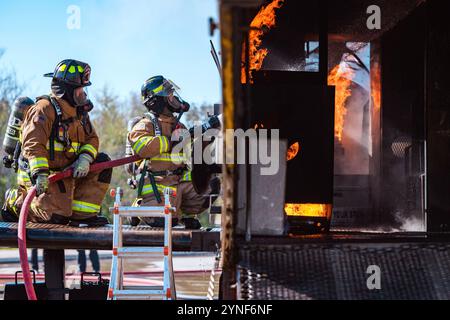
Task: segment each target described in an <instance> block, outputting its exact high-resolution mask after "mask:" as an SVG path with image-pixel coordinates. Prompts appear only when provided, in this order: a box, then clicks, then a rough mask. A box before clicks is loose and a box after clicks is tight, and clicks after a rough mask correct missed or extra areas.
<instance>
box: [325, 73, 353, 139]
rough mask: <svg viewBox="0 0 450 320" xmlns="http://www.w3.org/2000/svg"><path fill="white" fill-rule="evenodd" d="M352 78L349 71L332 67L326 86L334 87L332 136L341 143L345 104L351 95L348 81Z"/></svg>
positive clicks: (350, 82) (345, 112) (345, 111)
mask: <svg viewBox="0 0 450 320" xmlns="http://www.w3.org/2000/svg"><path fill="white" fill-rule="evenodd" d="M352 78H353V73H352V72H351V71H350V70H349V69H347V70H344V69H343V68H341V66H340V65H337V66H336V67H334V68H333V70H331V72H330V74H329V75H328V85H330V86H335V87H336V96H335V116H334V135H335V136H336V138H337V139H338V140H339V142H340V141H342V132H343V130H344V122H345V115H346V114H347V109H346V107H345V102H346V101H347V98H348V97H350V96H351V94H352V91H351V89H350V85H351V84H352V81H351V80H350V79H352Z"/></svg>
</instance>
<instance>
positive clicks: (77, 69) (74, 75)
mask: <svg viewBox="0 0 450 320" xmlns="http://www.w3.org/2000/svg"><path fill="white" fill-rule="evenodd" d="M44 77H48V78H53V82H54V83H64V84H67V85H69V86H71V87H88V86H90V85H91V82H90V78H91V67H90V66H89V65H88V64H87V63H84V62H81V61H77V60H73V59H66V60H63V61H61V62H60V63H58V65H57V66H56V68H55V71H54V72H53V73H47V74H44Z"/></svg>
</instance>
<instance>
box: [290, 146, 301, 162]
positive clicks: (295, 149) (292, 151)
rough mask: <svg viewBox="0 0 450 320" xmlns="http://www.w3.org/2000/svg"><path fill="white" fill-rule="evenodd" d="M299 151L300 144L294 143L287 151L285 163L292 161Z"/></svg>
mask: <svg viewBox="0 0 450 320" xmlns="http://www.w3.org/2000/svg"><path fill="white" fill-rule="evenodd" d="M299 151H300V143H298V142H296V143H294V144H293V145H291V146H290V147H289V149H288V151H287V161H290V160H292V159H294V158H295V157H296V156H297V154H298V152H299Z"/></svg>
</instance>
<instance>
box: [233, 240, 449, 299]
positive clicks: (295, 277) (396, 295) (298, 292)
mask: <svg viewBox="0 0 450 320" xmlns="http://www.w3.org/2000/svg"><path fill="white" fill-rule="evenodd" d="M441 239H443V238H441ZM411 240H412V239H411V238H406V239H404V241H403V242H401V241H398V242H390V243H387V242H385V243H381V242H379V243H370V242H362V243H352V242H345V241H340V242H339V241H337V242H334V243H333V242H325V241H322V242H317V243H312V242H310V243H304V244H301V243H300V244H299V243H297V244H276V245H264V244H256V245H253V244H252V245H241V246H240V249H239V258H240V262H239V264H238V274H239V295H240V296H239V298H241V299H248V300H258V299H262V300H268V299H271V300H272V299H281V300H293V299H296V300H297V299H298V300H309V299H314V300H316V299H317V300H322V299H327V300H329V299H331V300H335V299H339V300H341V299H342V300H360V299H364V300H365V299H370V300H385V299H389V300H390V299H394V300H397V299H401V300H403V299H425V300H433V299H442V300H445V299H450V242H449V241H448V238H447V241H436V242H433V241H419V242H414V241H413V242H411ZM422 240H423V239H422ZM370 265H377V266H379V267H380V271H381V290H369V289H368V287H367V279H368V278H369V276H370V274H368V273H367V268H368V267H369V266H370Z"/></svg>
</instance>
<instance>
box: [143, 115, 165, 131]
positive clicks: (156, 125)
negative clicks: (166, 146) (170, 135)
mask: <svg viewBox="0 0 450 320" xmlns="http://www.w3.org/2000/svg"><path fill="white" fill-rule="evenodd" d="M144 115H145V117H146V118H147V119H149V120H150V121H151V122H152V124H153V127H154V128H155V136H157V137H160V136H162V132H161V126H160V125H159V120H158V118H157V117H156V116H155V115H154V114H153V113H151V112H146V113H144Z"/></svg>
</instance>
